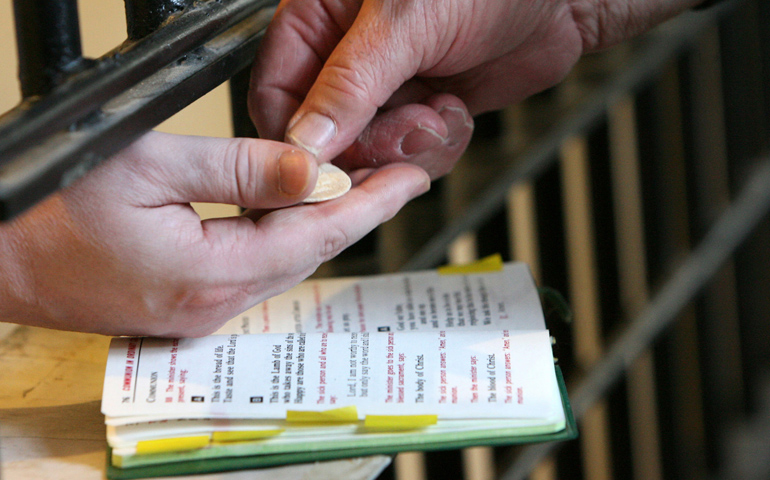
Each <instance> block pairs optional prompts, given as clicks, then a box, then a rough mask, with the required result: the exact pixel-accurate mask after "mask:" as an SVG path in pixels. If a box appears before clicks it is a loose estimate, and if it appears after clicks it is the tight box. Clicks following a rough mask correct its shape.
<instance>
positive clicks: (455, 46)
mask: <svg viewBox="0 0 770 480" xmlns="http://www.w3.org/2000/svg"><path fill="white" fill-rule="evenodd" d="M698 1H699V0H609V1H598V0H545V1H522V0H426V1H411V2H404V1H400V0H342V1H337V0H335V1H331V0H284V1H283V2H282V3H281V5H280V6H279V8H278V11H277V12H276V15H275V18H274V20H273V22H272V23H271V25H270V27H269V28H268V31H267V33H266V35H265V38H264V40H263V42H262V45H261V47H260V52H259V54H258V55H257V59H256V62H255V64H254V69H253V71H252V85H251V92H250V111H251V115H252V119H253V120H254V123H255V125H256V126H257V130H258V131H259V133H260V136H261V137H263V138H269V139H273V140H283V139H285V140H286V141H288V142H290V143H293V144H294V145H297V146H300V147H302V148H304V149H306V150H308V151H309V152H311V153H313V154H314V155H316V156H317V157H318V159H319V160H320V161H330V160H332V159H335V158H336V160H335V163H338V164H343V165H347V166H362V165H368V166H371V165H379V164H382V163H389V162H397V161H398V162H400V161H408V162H411V163H415V164H417V165H420V166H422V167H423V168H425V169H426V170H427V171H428V172H429V173H430V174H431V176H432V177H434V178H435V177H437V176H440V175H442V174H444V173H446V172H447V171H448V170H449V169H451V167H452V165H453V164H454V162H455V161H456V160H457V159H458V158H459V156H460V154H461V153H462V152H463V150H464V149H465V147H466V146H467V143H468V141H469V139H470V135H471V132H472V128H473V123H472V117H471V116H472V115H475V114H477V113H480V112H483V111H488V110H493V109H498V108H501V107H503V106H506V105H510V104H512V103H515V102H518V101H520V100H522V99H524V98H526V97H528V96H530V95H532V94H534V93H537V92H539V91H542V90H544V89H546V88H548V87H550V86H552V85H554V84H556V83H557V82H559V81H560V80H561V79H562V78H564V76H565V75H566V74H567V73H568V72H569V71H570V69H571V68H572V67H573V66H574V64H575V63H576V62H577V60H578V58H579V57H580V56H581V55H582V54H583V53H585V52H587V51H591V50H595V49H598V48H603V47H606V46H609V45H612V44H614V43H617V42H620V41H622V40H624V39H627V38H629V37H631V36H633V35H636V34H638V33H640V32H642V31H644V30H647V29H648V28H650V27H652V26H653V25H655V24H657V23H659V22H661V21H663V20H664V19H666V18H668V17H670V16H672V15H674V14H675V13H677V12H680V11H682V10H684V9H686V8H688V7H690V6H692V5H693V4H696V3H698Z"/></svg>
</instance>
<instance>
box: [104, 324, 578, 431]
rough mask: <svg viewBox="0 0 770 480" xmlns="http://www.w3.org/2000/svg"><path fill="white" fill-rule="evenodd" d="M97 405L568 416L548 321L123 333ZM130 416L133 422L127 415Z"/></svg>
mask: <svg viewBox="0 0 770 480" xmlns="http://www.w3.org/2000/svg"><path fill="white" fill-rule="evenodd" d="M102 398H103V403H102V411H103V413H104V414H105V415H107V416H108V417H110V418H108V423H110V424H119V423H120V422H119V421H118V422H117V423H116V422H114V420H115V417H128V418H129V419H130V417H131V416H139V415H142V416H145V419H149V418H222V417H229V418H267V419H271V418H272V419H278V420H281V419H285V418H286V412H287V410H306V411H307V410H310V411H324V410H329V409H334V408H339V407H345V406H355V407H356V408H357V412H358V416H359V418H364V417H365V416H366V415H420V414H435V415H438V416H439V418H440V419H442V418H443V419H458V418H522V419H524V418H539V419H548V421H552V420H553V419H554V418H559V419H560V420H561V421H563V410H562V406H561V399H560V396H559V392H558V386H557V383H556V378H555V373H554V367H553V357H552V354H551V343H550V337H549V335H548V332H547V331H544V330H542V331H530V332H515V331H508V330H502V331H493V330H479V331H469V332H460V331H443V330H442V331H433V332H413V333H407V332H371V333H369V332H352V333H306V334H305V333H303V334H296V333H288V334H265V335H237V334H232V335H216V336H209V337H204V338H197V339H156V338H117V339H114V340H113V342H112V345H111V347H110V351H109V356H108V363H107V371H106V376H105V382H104V393H103V397H102ZM126 423H130V421H126Z"/></svg>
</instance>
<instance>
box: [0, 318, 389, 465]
mask: <svg viewBox="0 0 770 480" xmlns="http://www.w3.org/2000/svg"><path fill="white" fill-rule="evenodd" d="M108 346H109V338H108V337H103V336H99V335H88V334H82V333H72V332H59V331H55V330H45V329H39V328H31V327H12V326H9V325H8V324H2V323H0V479H2V480H39V479H51V480H54V479H64V480H70V479H72V480H96V479H103V478H105V476H104V471H105V459H106V453H105V448H106V441H105V428H104V416H103V415H102V414H101V412H100V402H101V396H102V382H103V378H104V365H105V362H106V359H107V349H108ZM389 462H390V459H389V457H386V456H376V457H369V458H366V459H351V460H341V461H336V462H323V463H316V464H306V465H296V466H291V467H283V468H277V469H276V468H273V469H263V470H251V471H240V472H229V473H222V474H209V475H199V476H193V477H173V478H175V479H181V478H194V479H196V480H203V479H206V480H213V479H222V480H246V479H250V480H257V479H259V480H262V479H265V480H266V479H270V480H276V479H303V478H306V479H313V480H321V479H325V478H328V479H335V480H342V479H346V480H354V479H355V480H358V479H361V480H364V479H371V478H375V477H376V476H377V475H378V474H379V472H381V471H382V469H384V468H385V467H386V466H387V465H388V464H389Z"/></svg>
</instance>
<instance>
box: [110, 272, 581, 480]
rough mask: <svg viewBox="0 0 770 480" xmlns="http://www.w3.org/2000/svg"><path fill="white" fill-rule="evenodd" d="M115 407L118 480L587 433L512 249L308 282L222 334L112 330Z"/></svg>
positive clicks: (112, 428) (112, 406)
mask: <svg viewBox="0 0 770 480" xmlns="http://www.w3.org/2000/svg"><path fill="white" fill-rule="evenodd" d="M102 411H103V413H104V414H105V415H106V424H107V439H108V443H109V445H110V447H111V461H110V462H111V468H110V469H109V471H108V476H110V477H111V478H137V477H142V476H157V475H163V474H180V473H196V472H205V471H216V470H223V469H232V468H246V467H254V466H268V465H276V464H284V463H292V462H302V461H313V460H323V459H332V458H343V457H352V456H361V455H367V454H374V453H395V452H399V451H408V450H426V449H438V448H457V447H462V446H471V445H502V444H513V443H523V442H535V441H545V440H556V439H567V438H573V437H574V436H575V435H576V431H575V428H574V420H573V419H572V415H571V412H570V410H569V403H568V401H567V398H566V395H565V393H564V388H563V381H561V378H560V373H559V371H558V368H555V367H554V361H553V355H552V351H551V337H550V336H549V334H548V331H547V330H546V328H545V323H544V320H543V313H542V308H541V306H540V302H539V297H538V293H537V290H536V288H535V286H534V283H533V281H532V278H531V275H530V273H529V270H528V268H527V267H526V265H523V264H515V263H511V264H503V263H502V262H500V261H499V258H492V259H488V260H486V261H484V262H480V263H478V264H474V265H472V266H466V267H465V268H460V269H457V268H448V269H439V270H438V271H426V272H418V273H401V274H387V275H378V276H372V277H351V278H338V279H322V280H308V281H305V282H303V283H302V284H300V285H298V286H297V287H295V288H294V289H292V290H289V291H288V292H286V293H284V294H282V295H279V296H276V297H274V298H271V299H269V300H267V301H265V302H263V303H261V304H259V305H257V306H255V307H253V308H252V309H250V310H248V311H246V312H244V313H243V314H242V315H240V316H239V317H237V318H234V319H232V320H231V321H230V322H228V323H227V324H226V325H224V326H223V327H222V329H220V330H219V331H218V332H217V334H216V335H212V336H209V337H205V338H199V339H155V338H117V339H114V340H113V342H112V345H111V346H110V351H109V357H108V362H107V368H106V375H105V381H104V394H103V399H102ZM204 460H205V461H204Z"/></svg>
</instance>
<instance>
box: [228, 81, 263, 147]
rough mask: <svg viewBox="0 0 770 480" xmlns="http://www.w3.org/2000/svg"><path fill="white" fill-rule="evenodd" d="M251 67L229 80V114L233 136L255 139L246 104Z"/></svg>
mask: <svg viewBox="0 0 770 480" xmlns="http://www.w3.org/2000/svg"><path fill="white" fill-rule="evenodd" d="M250 78H251V67H247V68H244V69H243V70H241V71H240V72H238V73H236V74H235V75H233V76H232V77H231V78H230V114H231V117H232V120H233V135H235V136H236V137H251V138H257V137H258V136H259V135H258V134H257V129H256V127H254V123H253V122H252V121H251V117H249V107H248V103H247V99H248V95H249V81H250Z"/></svg>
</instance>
